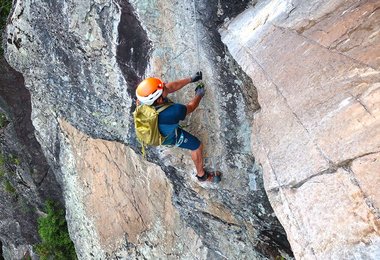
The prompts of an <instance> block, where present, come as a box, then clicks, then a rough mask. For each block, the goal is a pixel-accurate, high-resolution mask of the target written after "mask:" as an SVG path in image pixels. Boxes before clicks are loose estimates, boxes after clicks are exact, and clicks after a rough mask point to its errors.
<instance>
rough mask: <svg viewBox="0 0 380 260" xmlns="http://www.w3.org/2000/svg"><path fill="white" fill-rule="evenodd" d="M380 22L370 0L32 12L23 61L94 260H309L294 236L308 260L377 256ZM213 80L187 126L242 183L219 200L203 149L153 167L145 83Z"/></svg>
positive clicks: (76, 233) (35, 114)
mask: <svg viewBox="0 0 380 260" xmlns="http://www.w3.org/2000/svg"><path fill="white" fill-rule="evenodd" d="M378 14H379V13H378V4H377V3H376V2H368V1H367V2H364V1H363V2H359V3H356V2H354V1H352V3H351V2H349V1H342V2H341V3H340V2H339V1H334V3H329V2H327V1H326V3H325V4H324V5H323V4H321V3H319V2H318V3H317V1H314V2H305V3H301V2H300V1H299V2H297V1H270V2H269V3H267V2H266V1H265V2H264V1H263V2H259V3H257V4H256V3H255V2H254V1H247V0H245V1H233V0H224V1H222V0H219V1H216V0H215V1H214V0H212V1H198V0H197V1H196V0H194V1H188V2H186V1H172V0H165V1H158V0H157V1H156V0H151V1H137V0H130V1H122V0H120V1H105V0H93V1H81V2H78V1H64V2H62V1H58V0H51V1H37V2H35V1H30V0H18V1H15V3H14V9H13V12H12V14H11V17H10V18H9V24H8V26H7V30H6V34H5V36H6V40H7V43H6V48H5V56H6V58H7V60H8V62H9V63H10V64H11V66H12V67H14V68H15V69H16V70H17V71H19V72H21V73H22V76H23V77H24V80H25V87H26V88H27V89H28V91H29V92H30V94H31V104H32V114H31V120H32V122H33V126H34V127H35V136H36V138H37V140H38V142H39V143H40V144H41V148H42V151H43V153H44V155H45V157H46V160H47V162H48V164H49V167H50V169H51V171H52V173H53V174H54V177H55V178H56V179H57V182H58V183H59V184H60V186H61V187H62V195H63V198H64V201H65V205H66V212H67V215H66V218H67V220H68V225H69V231H70V235H71V238H72V239H73V241H74V244H75V247H76V251H77V254H78V257H79V259H120V258H121V259H144V258H147V259H160V258H161V259H177V258H180V259H224V258H228V259H266V258H271V259H273V258H276V257H280V256H284V257H286V258H291V257H292V256H293V253H292V251H291V249H290V246H289V244H288V240H287V239H286V235H287V236H288V239H289V242H290V244H291V246H292V249H293V251H294V253H295V256H296V258H301V259H302V258H305V259H311V258H323V257H325V258H336V257H337V256H342V255H343V256H344V257H347V258H348V257H349V256H351V255H355V256H358V257H368V258H376V256H377V254H378V252H379V250H380V249H379V234H378V232H379V229H378V227H379V211H378V207H379V206H378V201H379V193H378V189H377V188H376V185H375V184H376V182H375V181H376V180H377V181H378V174H376V171H378V166H379V163H378V161H379V160H378V152H379V150H380V149H379V141H378V140H380V138H379V130H378V129H379V127H378V124H379V121H378V120H377V117H378V114H379V110H378V108H377V107H376V106H375V105H376V101H378V100H379V94H378V89H379V83H378V82H379V71H378V70H377V67H378V63H379V59H378V58H373V57H377V56H379V55H378V54H379V53H378V51H379V50H378V49H377V48H378V46H379V44H378V42H379V38H378V37H379V36H378V34H376V32H377V31H378V29H379V28H378V27H376V26H375V25H376V24H377V20H378ZM376 19H377V20H376ZM332 25H334V26H332ZM340 28H344V30H345V31H342V30H341V29H340ZM363 37H364V38H368V39H369V40H368V41H366V42H364V43H361V42H360V41H361V40H362V39H363ZM222 40H223V42H224V43H223V42H222ZM227 47H228V48H227ZM230 53H231V54H232V55H231V54H230ZM374 53H376V54H377V56H376V55H375V56H374V55H373V54H374ZM197 70H202V71H203V74H204V82H205V84H206V86H207V93H206V96H205V98H204V99H203V100H202V103H201V106H200V107H199V108H198V109H197V111H196V112H194V113H193V114H192V115H191V116H190V117H189V118H187V120H186V121H185V125H187V130H188V131H190V132H191V133H193V134H195V135H196V136H198V137H199V138H200V139H201V140H202V142H203V143H204V145H205V163H206V167H208V168H217V169H218V170H221V171H222V172H224V180H223V182H222V183H221V184H220V185H219V186H217V187H216V186H213V185H204V184H200V183H199V182H197V180H195V177H194V174H195V169H194V166H193V164H192V162H191V159H190V156H189V153H188V152H187V151H183V150H180V149H178V148H167V147H159V148H152V149H149V150H148V157H147V160H145V159H144V158H143V157H142V156H141V155H140V148H139V146H138V145H137V143H136V140H135V137H134V131H133V123H132V115H131V112H132V111H133V109H134V98H135V97H134V89H135V87H136V84H137V83H138V82H139V81H140V80H141V79H143V78H144V77H145V76H157V77H161V78H162V79H163V80H164V81H166V82H167V81H172V80H175V79H179V78H184V77H189V76H190V75H191V74H192V73H194V72H195V71H197ZM256 89H257V90H258V93H257V91H256ZM193 95H194V86H192V85H189V86H188V87H186V88H184V89H182V90H181V91H179V92H178V93H176V94H175V95H174V96H173V97H172V99H173V100H175V101H176V102H181V103H186V102H187V101H189V100H190V97H192V96H193ZM255 158H256V160H255ZM53 174H51V175H49V176H51V177H52V178H53V176H52V175H53ZM376 178H377V179H376ZM264 181H265V189H266V190H265V189H264ZM377 183H378V182H377ZM267 194H268V196H269V200H270V203H269V200H268V198H267ZM271 204H272V205H273V207H274V210H275V213H276V214H277V216H278V218H279V220H280V222H281V223H282V225H283V226H284V227H285V230H284V229H283V227H282V226H281V224H280V222H279V221H278V220H277V218H276V215H275V214H274V212H273V210H272V206H271ZM285 231H286V233H285ZM20 236H22V235H20ZM0 238H1V240H2V244H3V246H4V247H5V248H6V250H8V251H10V250H11V249H10V248H9V247H7V245H8V244H12V243H7V242H8V241H7V238H5V237H4V235H3V234H1V236H0ZM29 243H34V241H30V242H29ZM339 252H340V253H339ZM338 253H339V255H338Z"/></svg>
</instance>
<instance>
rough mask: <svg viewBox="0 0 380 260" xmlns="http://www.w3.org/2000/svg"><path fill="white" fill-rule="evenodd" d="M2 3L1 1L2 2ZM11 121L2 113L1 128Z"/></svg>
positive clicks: (0, 115) (0, 116)
mask: <svg viewBox="0 0 380 260" xmlns="http://www.w3.org/2000/svg"><path fill="white" fill-rule="evenodd" d="M0 1H1V0H0ZM8 123H9V121H8V120H7V117H6V115H5V114H4V113H0V128H3V127H5V126H6V125H7V124H8Z"/></svg>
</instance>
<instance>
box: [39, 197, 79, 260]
mask: <svg viewBox="0 0 380 260" xmlns="http://www.w3.org/2000/svg"><path fill="white" fill-rule="evenodd" d="M45 210H46V213H47V215H46V216H45V217H40V218H39V219H38V233H39V234H40V237H41V239H42V243H40V244H38V245H37V246H36V247H35V249H36V252H37V254H39V255H40V257H41V259H57V260H60V259H62V260H63V259H77V257H76V254H75V248H74V244H73V242H72V241H71V239H70V236H69V232H68V230H67V223H66V219H65V211H64V210H63V209H62V208H60V207H59V206H58V205H57V203H54V202H52V201H48V202H47V203H46V205H45Z"/></svg>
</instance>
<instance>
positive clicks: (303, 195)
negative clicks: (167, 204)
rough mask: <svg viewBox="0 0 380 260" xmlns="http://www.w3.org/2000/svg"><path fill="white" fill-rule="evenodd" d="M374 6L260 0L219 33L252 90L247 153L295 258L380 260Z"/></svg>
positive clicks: (379, 37) (379, 95)
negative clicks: (256, 108)
mask: <svg viewBox="0 0 380 260" xmlns="http://www.w3.org/2000/svg"><path fill="white" fill-rule="evenodd" d="M379 7H380V3H379V1H333V2H331V1H323V2H321V1H313V2H303V3H302V2H301V1H271V2H268V3H267V2H261V3H260V4H258V5H256V6H255V7H254V8H249V9H247V10H246V11H245V12H244V13H242V14H241V15H239V16H238V17H237V18H236V19H234V20H233V21H231V22H230V23H227V24H225V26H224V28H222V29H221V30H220V32H221V34H222V40H223V42H224V43H226V45H227V46H228V48H229V50H230V52H231V54H232V55H233V57H234V58H235V59H236V60H237V61H238V62H239V64H240V65H241V66H242V68H243V69H244V70H245V71H246V72H247V74H248V75H249V76H250V77H251V78H252V80H253V83H254V84H255V86H256V87H257V89H258V96H259V99H258V100H259V103H260V106H261V110H260V112H258V113H257V114H256V115H255V119H254V120H253V131H252V150H255V151H256V152H255V156H256V159H257V160H258V162H260V163H261V164H262V166H263V172H264V180H265V181H264V183H265V188H266V190H267V192H268V196H269V199H270V201H271V204H272V206H273V207H274V210H275V212H276V215H277V216H278V218H279V219H280V221H281V223H282V224H283V226H284V227H285V230H286V232H287V235H288V238H289V241H290V243H291V245H292V249H293V251H294V253H295V256H296V258H302V259H313V258H316V259H326V258H329V259H330V258H332V259H337V258H339V259H342V258H343V259H350V258H352V257H355V258H359V259H378V258H379V256H380V230H379V227H380V219H379V218H380V214H379V199H380V197H379V196H380V194H379V192H378V188H377V187H378V185H379V169H380V168H379V161H380V128H379V127H380V120H379V117H380V110H379V107H378V104H379V101H380V84H379V82H380V71H379V59H380V49H379V46H380V34H379V32H380V26H379V21H380V20H379V19H380V11H379Z"/></svg>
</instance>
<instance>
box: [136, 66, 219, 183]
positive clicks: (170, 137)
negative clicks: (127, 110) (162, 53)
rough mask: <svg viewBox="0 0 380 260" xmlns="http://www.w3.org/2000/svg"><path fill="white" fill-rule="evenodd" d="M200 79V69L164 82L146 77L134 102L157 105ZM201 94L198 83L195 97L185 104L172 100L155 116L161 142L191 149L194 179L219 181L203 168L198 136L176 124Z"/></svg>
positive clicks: (200, 144)
mask: <svg viewBox="0 0 380 260" xmlns="http://www.w3.org/2000/svg"><path fill="white" fill-rule="evenodd" d="M201 79H202V72H201V71H199V72H197V73H195V74H194V75H193V76H192V77H189V78H184V79H180V80H176V81H173V82H168V83H164V82H163V81H161V80H160V79H158V78H147V79H145V80H143V81H142V82H141V83H140V84H139V85H138V86H137V88H136V96H137V99H138V101H137V102H138V104H139V103H142V104H145V105H150V106H155V107H156V106H159V105H162V104H165V103H167V102H169V101H168V99H167V96H168V94H170V93H173V92H176V91H178V90H180V89H182V88H183V87H184V86H186V85H187V84H189V83H192V82H197V81H199V80H201ZM204 95H205V88H204V87H202V86H200V87H197V88H196V90H195V96H194V97H193V98H192V99H191V100H190V102H189V103H187V105H183V104H179V103H174V104H172V105H171V106H169V107H168V108H166V109H165V110H163V111H162V112H160V113H159V115H158V128H159V131H160V133H161V135H163V136H164V137H165V141H164V142H163V145H169V146H170V145H176V146H178V147H181V148H184V149H188V150H190V151H191V159H192V160H193V162H194V164H195V168H196V171H197V175H196V177H197V179H198V180H199V181H201V182H203V181H211V182H219V181H220V179H221V176H220V174H219V172H209V171H206V170H205V169H204V167H203V155H202V152H203V145H202V143H201V142H200V141H199V139H198V138H197V137H195V136H193V135H192V134H190V133H188V132H187V131H185V130H183V129H182V128H181V127H179V122H180V121H181V120H184V119H185V117H186V116H187V115H189V114H190V113H192V112H193V111H194V110H195V109H196V108H197V107H198V106H199V103H200V101H201V99H202V98H203V96H204Z"/></svg>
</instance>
